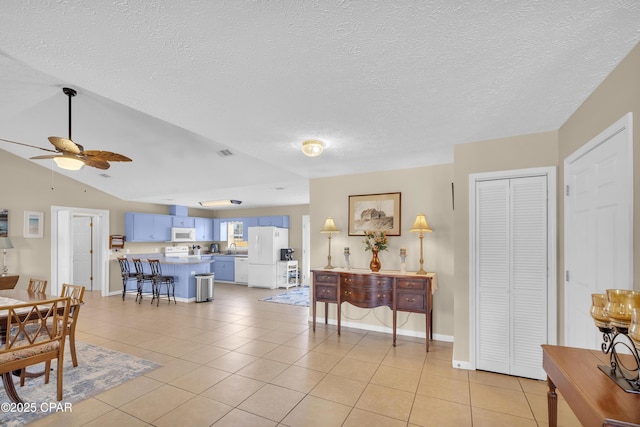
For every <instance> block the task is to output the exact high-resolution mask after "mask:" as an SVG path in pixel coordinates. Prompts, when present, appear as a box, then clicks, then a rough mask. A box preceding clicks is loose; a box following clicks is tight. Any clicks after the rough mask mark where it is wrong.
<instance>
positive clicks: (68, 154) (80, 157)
mask: <svg viewBox="0 0 640 427" xmlns="http://www.w3.org/2000/svg"><path fill="white" fill-rule="evenodd" d="M62 92H64V94H65V95H67V96H68V97H69V138H61V137H59V136H50V137H49V138H48V139H49V142H50V143H51V144H53V146H54V147H55V148H56V149H55V150H52V149H49V148H42V147H37V146H35V145H29V144H24V143H22V142H16V141H9V140H7V139H2V138H0V141H5V142H10V143H12V144H18V145H24V146H26V147H32V148H37V149H39V150H43V151H50V152H52V153H56V154H47V155H44V156H35V157H31V159H53V160H54V161H55V162H56V164H57V165H58V166H59V167H60V168H62V169H68V170H79V169H81V168H82V166H84V165H87V166H91V167H94V168H98V169H109V167H110V166H111V165H110V164H109V162H130V161H131V159H130V158H128V157H127V156H123V155H122V154H118V153H112V152H110V151H99V150H86V151H85V149H84V147H83V146H82V145H80V144H76V143H75V142H73V141H72V140H71V98H73V97H74V96H76V94H77V92H76V91H75V90H74V89H71V88H68V87H65V88H62Z"/></svg>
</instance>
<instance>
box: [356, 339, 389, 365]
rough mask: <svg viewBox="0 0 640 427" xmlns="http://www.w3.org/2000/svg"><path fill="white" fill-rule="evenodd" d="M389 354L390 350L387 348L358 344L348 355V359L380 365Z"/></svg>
mask: <svg viewBox="0 0 640 427" xmlns="http://www.w3.org/2000/svg"><path fill="white" fill-rule="evenodd" d="M388 352H389V348H387V347H386V346H381V347H375V346H372V345H362V344H357V345H355V346H354V347H353V348H352V349H351V350H350V351H349V353H347V355H346V357H347V358H349V359H356V360H361V361H363V362H369V363H375V364H376V365H379V364H380V363H382V361H383V360H384V358H385V356H386V355H387V353H388Z"/></svg>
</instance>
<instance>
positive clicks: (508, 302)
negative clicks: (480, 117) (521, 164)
mask: <svg viewBox="0 0 640 427" xmlns="http://www.w3.org/2000/svg"><path fill="white" fill-rule="evenodd" d="M546 180H547V178H546V176H531V177H523V178H508V179H498V180H489V181H479V182H477V183H476V189H475V191H476V212H475V215H476V218H475V221H476V240H475V241H476V263H475V268H476V275H475V277H476V289H475V291H476V304H477V306H476V366H477V368H478V369H482V370H487V371H493V372H499V373H504V374H509V375H518V376H524V377H530V378H544V371H543V370H542V363H541V361H542V350H541V348H540V344H545V343H547V322H548V320H547V288H548V282H547V267H548V266H547V227H548V224H547V209H548V206H547V182H546Z"/></svg>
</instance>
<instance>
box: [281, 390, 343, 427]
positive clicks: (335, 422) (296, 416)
mask: <svg viewBox="0 0 640 427" xmlns="http://www.w3.org/2000/svg"><path fill="white" fill-rule="evenodd" d="M350 410H351V407H350V406H346V405H341V404H339V403H336V402H331V401H328V400H324V399H320V398H318V397H313V396H307V397H305V398H304V399H303V400H302V401H301V402H300V403H299V404H298V405H297V406H296V407H295V408H293V410H292V411H291V412H290V413H289V414H288V415H287V416H286V417H285V418H284V420H282V424H284V425H287V426H290V427H315V426H317V427H333V426H335V427H339V426H342V425H343V422H344V420H345V419H346V417H347V415H348V414H349V411H350Z"/></svg>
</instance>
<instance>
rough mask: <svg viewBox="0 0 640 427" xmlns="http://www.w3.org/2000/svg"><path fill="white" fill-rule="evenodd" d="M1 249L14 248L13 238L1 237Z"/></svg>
mask: <svg viewBox="0 0 640 427" xmlns="http://www.w3.org/2000/svg"><path fill="white" fill-rule="evenodd" d="M0 249H13V244H12V243H11V239H9V238H8V237H0Z"/></svg>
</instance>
